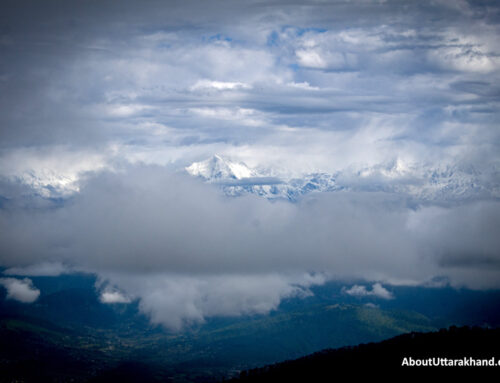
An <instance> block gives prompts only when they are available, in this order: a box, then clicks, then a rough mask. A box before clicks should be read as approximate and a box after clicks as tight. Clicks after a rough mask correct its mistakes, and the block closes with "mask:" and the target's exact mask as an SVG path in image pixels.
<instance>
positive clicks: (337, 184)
mask: <svg viewBox="0 0 500 383" xmlns="http://www.w3.org/2000/svg"><path fill="white" fill-rule="evenodd" d="M186 171H187V172H188V173H189V174H191V175H192V176H197V177H201V178H203V179H204V180H205V181H207V182H211V183H216V184H218V185H219V186H220V187H221V188H222V190H223V192H224V193H225V194H226V195H229V196H239V195H243V194H256V195H259V196H262V197H265V198H268V199H286V200H290V201H297V200H298V199H300V198H301V197H302V196H304V195H306V194H309V193H314V192H332V191H341V190H351V191H384V192H389V193H397V194H401V195H406V196H408V197H409V198H411V199H412V200H414V201H415V202H417V203H447V202H453V201H459V200H469V199H475V198H500V188H499V185H498V183H495V182H491V180H495V179H496V180H498V178H499V177H498V171H497V172H493V173H491V172H490V173H491V174H490V173H488V174H487V175H485V174H482V173H481V172H479V171H477V170H475V169H473V168H470V169H461V168H459V167H456V166H455V167H452V166H435V167H432V166H425V165H416V164H410V165H409V164H404V163H403V162H402V161H400V160H396V161H393V162H390V163H386V164H380V165H376V166H372V167H366V168H362V169H357V170H354V169H348V170H343V171H339V172H336V173H334V174H328V173H311V174H304V175H303V176H301V177H298V178H286V177H281V178H277V177H270V176H269V175H268V174H265V173H263V172H259V171H257V170H256V169H252V168H250V167H248V166H247V165H246V164H244V163H243V162H235V161H232V160H230V159H228V158H225V157H222V156H219V155H215V156H213V157H212V158H209V159H207V160H205V161H201V162H195V163H193V164H192V165H190V166H188V167H187V168H186ZM486 180H488V182H485V181H486Z"/></svg>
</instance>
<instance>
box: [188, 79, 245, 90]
mask: <svg viewBox="0 0 500 383" xmlns="http://www.w3.org/2000/svg"><path fill="white" fill-rule="evenodd" d="M251 88H252V86H251V85H249V84H245V83H242V82H229V81H211V80H199V81H197V82H196V84H194V85H193V86H192V87H191V90H199V89H202V90H203V89H215V90H234V89H251Z"/></svg>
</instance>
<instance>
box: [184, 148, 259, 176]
mask: <svg viewBox="0 0 500 383" xmlns="http://www.w3.org/2000/svg"><path fill="white" fill-rule="evenodd" d="M186 171H187V172H188V173H189V174H191V175H192V176H198V177H202V178H204V179H205V180H207V181H209V182H214V181H216V180H228V179H236V180H240V179H243V178H249V177H256V176H257V173H256V172H255V171H254V170H252V169H250V168H249V167H248V166H247V165H245V164H244V163H243V162H233V161H230V160H229V159H225V158H222V157H221V156H220V155H218V154H216V155H214V156H213V157H212V158H209V159H207V160H205V161H201V162H194V163H192V164H191V165H190V166H188V167H187V168H186Z"/></svg>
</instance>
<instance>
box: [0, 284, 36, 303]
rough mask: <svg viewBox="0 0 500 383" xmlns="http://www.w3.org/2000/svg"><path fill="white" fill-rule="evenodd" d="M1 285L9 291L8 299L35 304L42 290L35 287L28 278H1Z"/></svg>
mask: <svg viewBox="0 0 500 383" xmlns="http://www.w3.org/2000/svg"><path fill="white" fill-rule="evenodd" d="M0 285H2V286H3V287H5V288H6V289H7V299H13V300H16V301H19V302H22V303H33V302H34V301H36V300H37V299H38V297H39V296H40V290H38V289H37V288H36V287H35V286H33V282H32V281H31V279H28V278H24V279H16V278H0Z"/></svg>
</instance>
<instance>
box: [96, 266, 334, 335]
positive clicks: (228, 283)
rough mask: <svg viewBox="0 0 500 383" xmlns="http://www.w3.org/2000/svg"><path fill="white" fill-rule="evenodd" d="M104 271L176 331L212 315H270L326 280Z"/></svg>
mask: <svg viewBox="0 0 500 383" xmlns="http://www.w3.org/2000/svg"><path fill="white" fill-rule="evenodd" d="M104 275H105V276H106V278H107V279H108V280H109V281H111V283H113V284H115V285H117V286H119V287H120V288H121V289H123V290H125V291H127V292H129V293H131V294H133V295H134V296H137V297H138V298H139V299H140V301H139V307H140V309H141V311H143V312H144V313H147V314H148V315H149V316H150V318H151V320H152V322H153V323H158V324H162V325H164V326H165V327H167V328H169V329H170V330H173V331H179V330H181V329H183V328H184V327H185V326H189V325H191V324H198V323H203V322H204V320H205V318H207V317H214V316H240V315H248V314H250V315H251V314H267V313H269V312H270V311H271V310H274V309H276V308H277V307H278V305H279V303H280V301H281V300H282V299H283V298H287V297H292V296H299V297H305V296H308V295H311V292H310V291H309V290H308V287H310V286H312V285H315V284H322V283H324V281H325V279H324V277H322V276H320V275H315V276H312V275H309V274H304V275H296V276H290V275H289V276H284V275H280V274H264V275H260V274H254V275H248V274H226V275H224V274H221V275H198V276H194V275H193V276H186V275H176V274H171V273H152V274H137V273H126V274H119V273H113V274H104ZM102 297H104V294H103V295H102ZM106 297H107V298H110V301H109V302H116V300H115V299H116V298H118V297H123V295H122V294H120V293H117V292H116V291H115V292H114V293H109V294H108V295H106ZM101 299H102V298H101ZM109 302H107V303H109Z"/></svg>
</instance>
